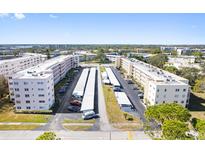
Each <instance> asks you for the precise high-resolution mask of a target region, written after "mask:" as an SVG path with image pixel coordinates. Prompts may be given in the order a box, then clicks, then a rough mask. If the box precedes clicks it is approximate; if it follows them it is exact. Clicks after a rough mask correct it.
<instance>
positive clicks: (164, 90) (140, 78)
mask: <svg viewBox="0 0 205 154" xmlns="http://www.w3.org/2000/svg"><path fill="white" fill-rule="evenodd" d="M115 64H116V67H118V68H119V67H120V68H122V69H123V70H125V71H126V73H127V75H128V76H130V77H131V78H133V79H134V80H135V81H137V82H138V83H139V84H141V85H142V86H143V88H144V101H145V102H147V103H148V104H149V105H155V104H160V103H173V102H175V103H179V104H181V105H183V106H186V105H187V104H188V103H189V85H188V80H187V79H184V78H182V77H179V76H177V75H175V74H172V73H169V72H166V71H164V70H161V69H159V68H157V67H155V66H152V65H150V64H147V63H144V62H142V61H139V60H136V59H128V58H124V57H121V58H118V59H117V61H116V63H115Z"/></svg>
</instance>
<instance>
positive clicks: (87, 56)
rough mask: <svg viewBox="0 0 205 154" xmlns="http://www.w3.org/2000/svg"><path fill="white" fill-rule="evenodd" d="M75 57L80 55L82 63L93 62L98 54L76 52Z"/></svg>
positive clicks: (83, 51)
mask: <svg viewBox="0 0 205 154" xmlns="http://www.w3.org/2000/svg"><path fill="white" fill-rule="evenodd" d="M74 55H78V56H79V59H80V61H85V60H93V59H94V58H95V57H96V56H97V54H94V53H91V52H89V51H85V50H80V51H75V52H74Z"/></svg>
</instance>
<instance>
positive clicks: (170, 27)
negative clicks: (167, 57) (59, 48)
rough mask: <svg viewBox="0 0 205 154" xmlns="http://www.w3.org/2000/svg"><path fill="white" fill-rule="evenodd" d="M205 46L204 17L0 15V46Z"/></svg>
mask: <svg viewBox="0 0 205 154" xmlns="http://www.w3.org/2000/svg"><path fill="white" fill-rule="evenodd" d="M61 43H62V44H205V14H163V13H162V14H140V13H136V14H83V13H81V14H80V13H79V14H70V13H67V14H51V13H48V14H47V13H46V14H41V13H34V14H22V13H16V14H0V44H61Z"/></svg>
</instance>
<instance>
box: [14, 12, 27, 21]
mask: <svg viewBox="0 0 205 154" xmlns="http://www.w3.org/2000/svg"><path fill="white" fill-rule="evenodd" d="M14 17H15V18H16V19H17V20H21V19H24V18H26V16H25V15H24V14H23V13H14Z"/></svg>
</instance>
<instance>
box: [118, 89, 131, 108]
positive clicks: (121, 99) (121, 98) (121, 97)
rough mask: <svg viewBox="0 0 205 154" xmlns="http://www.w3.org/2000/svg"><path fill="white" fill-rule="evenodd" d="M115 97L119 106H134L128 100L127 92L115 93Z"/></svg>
mask: <svg viewBox="0 0 205 154" xmlns="http://www.w3.org/2000/svg"><path fill="white" fill-rule="evenodd" d="M115 97H116V98H117V102H118V104H119V105H120V106H121V105H130V106H132V104H131V102H130V100H129V99H128V97H127V95H126V94H125V92H115Z"/></svg>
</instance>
